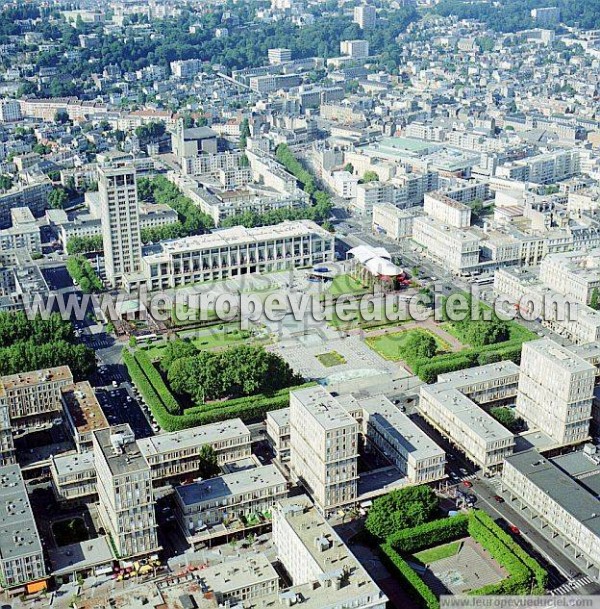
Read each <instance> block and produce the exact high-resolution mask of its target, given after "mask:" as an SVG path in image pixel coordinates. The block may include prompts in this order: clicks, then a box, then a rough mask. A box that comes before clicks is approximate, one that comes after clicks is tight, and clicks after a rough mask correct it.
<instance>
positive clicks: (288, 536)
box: [273, 495, 388, 609]
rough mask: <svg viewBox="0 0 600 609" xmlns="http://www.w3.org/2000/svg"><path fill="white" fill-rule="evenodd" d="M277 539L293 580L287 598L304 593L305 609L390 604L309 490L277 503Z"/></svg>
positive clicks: (369, 607) (376, 608)
mask: <svg viewBox="0 0 600 609" xmlns="http://www.w3.org/2000/svg"><path fill="white" fill-rule="evenodd" d="M273 542H274V543H275V545H276V546H277V556H278V558H279V560H280V561H281V563H282V564H283V566H284V567H285V570H286V572H287V573H288V574H289V576H290V578H291V580H292V587H291V588H290V589H289V590H288V591H287V595H285V593H283V594H281V597H282V598H283V600H284V601H286V599H290V601H291V600H292V599H296V598H302V599H303V606H305V607H306V608H307V609H319V608H321V609H322V608H324V607H348V608H349V607H356V608H363V609H384V607H385V606H386V603H387V600H388V599H387V597H386V596H385V594H384V593H383V592H382V591H381V590H380V589H379V587H378V586H377V584H376V583H375V582H374V581H373V579H372V578H371V576H370V575H369V574H368V573H367V572H366V571H365V569H364V567H363V566H362V565H361V564H360V562H359V561H358V560H357V559H356V557H355V556H354V554H352V552H351V551H350V550H349V549H348V547H347V546H346V544H345V543H344V542H343V541H342V540H341V539H340V537H339V535H338V534H337V533H336V532H335V530H334V529H333V528H332V527H331V526H330V525H329V523H328V522H327V521H326V520H325V518H324V517H323V515H322V514H321V513H320V512H319V510H318V509H317V508H316V507H315V506H314V505H313V504H312V503H311V502H310V500H309V498H308V497H306V496H305V495H301V496H299V497H290V498H288V499H284V500H283V501H280V502H279V503H278V504H277V505H276V506H275V509H274V510H273Z"/></svg>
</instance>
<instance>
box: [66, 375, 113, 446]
mask: <svg viewBox="0 0 600 609" xmlns="http://www.w3.org/2000/svg"><path fill="white" fill-rule="evenodd" d="M62 404H63V411H64V413H65V419H66V423H67V428H68V429H69V432H70V433H71V436H72V437H73V440H74V442H75V446H76V448H77V452H80V453H83V452H86V451H91V450H92V448H93V447H92V433H93V432H94V430H96V429H104V428H106V427H109V424H108V421H107V419H106V416H105V414H104V411H103V410H102V408H101V406H100V404H99V402H98V400H97V399H96V394H95V393H94V390H93V388H92V386H91V385H90V384H89V382H88V381H82V382H80V383H75V384H74V385H71V386H66V387H64V388H63V390H62Z"/></svg>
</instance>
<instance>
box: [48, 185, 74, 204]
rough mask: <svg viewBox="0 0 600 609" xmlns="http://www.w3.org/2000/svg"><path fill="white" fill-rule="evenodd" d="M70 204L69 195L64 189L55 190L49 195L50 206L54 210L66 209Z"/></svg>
mask: <svg viewBox="0 0 600 609" xmlns="http://www.w3.org/2000/svg"><path fill="white" fill-rule="evenodd" d="M68 202H69V195H68V194H67V191H66V190H65V189H64V188H61V187H58V188H55V189H54V190H53V191H52V192H51V193H50V194H49V195H48V204H49V205H50V207H51V208H52V209H64V208H65V206H66V205H67V203H68Z"/></svg>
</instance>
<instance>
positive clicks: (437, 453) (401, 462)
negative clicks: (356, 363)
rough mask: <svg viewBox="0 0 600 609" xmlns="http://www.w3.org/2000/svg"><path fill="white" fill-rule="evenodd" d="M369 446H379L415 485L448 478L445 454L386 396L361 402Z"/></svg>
mask: <svg viewBox="0 0 600 609" xmlns="http://www.w3.org/2000/svg"><path fill="white" fill-rule="evenodd" d="M360 405H361V406H362V408H363V421H362V423H363V433H364V436H365V438H366V441H367V444H366V445H367V446H376V447H377V449H378V450H379V451H380V452H382V453H384V455H385V456H386V457H387V458H388V459H390V460H391V461H392V462H393V463H394V464H395V465H396V467H398V469H399V470H400V471H401V472H402V474H404V475H405V476H406V477H407V479H408V481H409V482H410V483H411V484H425V483H427V482H433V481H435V480H441V479H442V478H444V477H445V476H446V472H445V466H446V454H445V453H444V451H443V450H442V449H441V448H440V447H439V446H438V445H437V444H436V443H435V442H434V441H433V440H432V439H431V438H430V437H429V436H428V435H427V434H426V433H425V432H423V431H422V430H421V429H420V428H419V427H417V425H416V424H415V423H413V422H412V421H411V420H410V419H409V418H408V417H407V416H406V415H405V414H404V413H402V412H400V410H398V408H396V406H394V405H393V404H392V402H390V401H389V400H388V399H387V398H386V397H385V396H383V395H380V396H374V397H372V398H369V399H365V400H360Z"/></svg>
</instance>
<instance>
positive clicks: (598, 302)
mask: <svg viewBox="0 0 600 609" xmlns="http://www.w3.org/2000/svg"><path fill="white" fill-rule="evenodd" d="M590 307H592V309H595V310H596V311H598V310H600V292H599V291H598V288H594V289H593V290H592V295H591V297H590Z"/></svg>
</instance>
